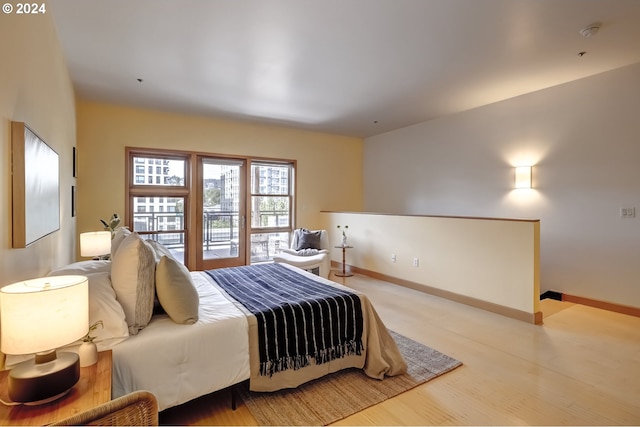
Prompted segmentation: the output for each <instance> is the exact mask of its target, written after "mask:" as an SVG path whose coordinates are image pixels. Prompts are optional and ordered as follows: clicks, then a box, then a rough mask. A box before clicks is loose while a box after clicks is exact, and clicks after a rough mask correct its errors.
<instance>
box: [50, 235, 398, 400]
mask: <svg viewBox="0 0 640 427" xmlns="http://www.w3.org/2000/svg"><path fill="white" fill-rule="evenodd" d="M133 234H135V233H133ZM136 236H137V235H136ZM136 245H138V246H145V245H148V243H140V242H139V241H138V242H136ZM118 251H119V249H118ZM157 251H162V249H161V248H158V247H156V248H155V252H154V260H155V262H156V264H155V265H154V267H155V269H156V270H155V271H156V276H157V272H158V271H160V268H161V264H159V263H158V262H159V259H163V257H164V259H163V261H166V258H167V255H166V253H167V252H161V253H160V254H159V253H158V252H157ZM120 255H122V254H121V253H120ZM158 255H160V256H158ZM123 256H124V255H123ZM118 261H119V260H118V254H116V256H115V257H113V263H111V262H108V261H89V262H81V263H75V264H72V265H71V266H67V267H65V268H62V269H59V270H57V271H55V272H52V274H84V275H86V276H87V277H88V278H89V290H90V311H91V313H90V320H93V321H95V320H103V321H104V323H105V327H104V328H103V329H101V330H100V331H98V333H99V336H98V338H97V340H96V342H97V344H98V348H99V349H101V350H102V349H107V348H110V349H112V351H113V378H112V379H113V381H112V397H113V398H116V397H119V396H123V395H125V394H127V393H130V392H132V391H135V390H149V391H151V392H153V393H154V394H155V395H156V397H157V399H158V405H159V409H160V410H164V409H167V408H170V407H172V406H176V405H180V404H182V403H185V402H187V401H190V400H192V399H194V398H197V397H199V396H202V395H205V394H208V393H211V392H214V391H217V390H221V389H224V388H227V387H229V386H231V385H234V384H237V383H240V382H243V381H245V380H249V384H250V388H251V389H252V390H254V391H264V392H269V391H275V390H279V389H282V388H290V387H296V386H298V385H299V384H302V383H304V382H307V381H310V380H312V379H315V378H318V377H321V376H323V375H326V374H328V373H331V372H336V371H339V370H341V369H346V368H359V369H363V371H364V372H365V373H366V374H367V375H368V376H370V377H373V378H378V379H383V378H384V377H385V376H392V375H397V374H400V373H404V372H405V371H406V364H405V362H404V360H403V359H402V356H401V354H400V353H399V351H398V349H397V346H396V344H395V342H394V341H393V339H392V337H391V335H390V334H389V332H388V331H387V329H386V328H385V326H384V324H383V323H382V321H381V320H380V318H379V317H378V315H377V314H376V312H375V310H374V308H373V306H372V305H371V303H370V301H369V300H368V299H367V297H366V295H364V294H361V293H354V291H353V290H351V289H349V288H346V287H344V286H342V285H339V284H337V283H335V282H332V281H329V280H326V279H323V278H321V277H318V276H315V275H313V274H311V273H309V272H306V271H304V270H301V269H298V268H296V267H291V266H287V265H283V264H267V265H266V266H269V267H261V268H269V269H273V268H277V269H283V274H285V275H287V276H289V277H291V278H293V279H296V280H298V279H299V280H300V281H301V283H304V284H305V286H307V285H308V286H319V287H322V288H324V289H327V290H329V289H330V290H332V291H336V292H338V294H339V295H346V294H347V293H349V294H355V295H356V298H355V299H354V301H358V302H359V304H352V305H353V306H354V307H355V306H356V305H357V308H358V310H356V311H359V312H360V313H361V315H362V324H361V325H360V326H359V328H361V329H359V333H360V332H361V344H360V345H359V346H358V345H355V344H353V343H350V344H340V345H341V346H342V347H340V348H341V350H339V351H336V350H335V348H331V349H327V350H322V351H324V352H323V353H322V354H323V356H322V358H314V357H313V356H312V357H308V355H307V357H306V358H305V357H304V355H302V356H300V355H295V354H293V355H292V357H291V358H290V360H289V361H288V362H285V363H281V362H277V363H276V362H265V360H264V354H261V349H262V353H264V352H265V351H264V348H265V340H264V339H262V340H261V339H260V336H261V335H262V334H265V333H264V329H261V327H262V328H264V325H262V326H261V325H260V324H261V321H260V319H262V317H261V316H262V315H256V314H253V313H252V312H251V310H250V309H249V308H247V306H245V305H243V304H241V303H240V302H239V301H238V300H237V299H236V298H234V297H232V296H231V294H232V293H233V292H234V291H232V290H230V289H229V288H228V287H223V286H222V285H225V284H224V283H222V284H221V283H218V282H221V281H224V279H221V278H220V277H218V278H217V280H216V279H215V273H216V272H217V273H221V272H224V273H225V274H227V275H233V276H235V275H237V274H238V273H239V272H242V271H243V269H246V268H247V267H232V268H228V269H220V270H215V271H213V272H211V271H210V272H205V271H197V272H188V271H187V270H186V269H184V270H185V271H186V273H185V274H187V275H188V278H189V280H188V281H189V282H190V283H191V284H192V286H193V288H194V289H195V292H196V294H197V296H196V298H197V301H198V302H197V316H196V317H197V320H194V321H189V322H187V323H176V321H175V317H176V316H175V313H174V312H170V313H167V312H159V313H158V312H157V310H156V314H152V315H151V316H150V318H149V320H148V322H147V323H146V324H145V325H144V326H142V327H140V329H138V330H135V329H136V328H137V327H138V326H140V325H138V326H136V327H134V328H133V329H132V326H131V321H130V320H131V316H130V314H131V313H130V312H127V310H128V309H127V304H126V303H123V302H124V299H123V298H121V297H120V295H119V291H118V285H117V284H116V282H117V281H118V280H119V279H118V277H119V276H121V274H119V273H117V272H116V271H114V270H117V269H118V266H119V263H118ZM130 261H131V254H129V255H127V262H128V263H130ZM137 267H138V273H137V281H138V282H141V281H145V280H146V279H144V280H143V279H142V278H141V276H140V272H139V271H140V269H139V267H140V261H138V265H137ZM145 268H146V267H145ZM264 271H265V270H258V271H257V273H256V272H255V271H254V272H253V274H254V275H256V277H258V281H259V282H265V283H266V286H268V287H272V286H275V285H276V284H277V282H279V281H280V280H278V279H276V280H275V282H274V281H271V282H268V281H265V280H264V277H265V276H267V275H266V274H263V273H264ZM269 271H271V270H269ZM129 280H131V278H129ZM243 280H244V279H241V280H240V281H239V282H238V283H240V282H242V281H243ZM311 282H313V283H311ZM154 286H158V288H157V293H158V295H159V294H160V292H159V290H160V287H159V286H160V282H157V283H156V284H155V285H154ZM225 286H226V285H225ZM137 288H140V285H139V283H138V286H137ZM251 292H252V295H256V294H262V293H263V291H261V292H256V291H255V290H254V291H251ZM323 292H324V291H323ZM138 293H139V289H138ZM332 298H333V297H332ZM267 299H269V298H267ZM333 299H336V300H338V299H340V300H341V301H342V300H343V299H344V298H343V297H342V296H340V297H336V298H333ZM345 301H346V300H345ZM245 304H246V302H245ZM304 304H306V302H304ZM119 305H120V306H121V307H120V309H119ZM285 305H288V304H285ZM155 306H156V308H157V306H158V303H157V301H155ZM344 307H346V303H345V304H344ZM130 309H131V307H129V310H130ZM336 310H338V311H337V314H338V315H340V314H341V313H342V314H345V313H343V312H344V308H343V306H342V305H341V306H340V307H339V308H336ZM294 312H295V310H294ZM295 313H297V312H295ZM127 315H129V316H127ZM294 316H298V315H296V314H294ZM298 317H299V316H298ZM348 317H352V313H351V312H349V314H348ZM332 319H333V317H332ZM328 320H329V319H328V318H327V319H324V322H325V323H324V324H332V323H331V322H329V323H327V321H328ZM262 323H264V322H262ZM356 323H357V322H356ZM336 324H339V329H340V330H341V331H342V330H345V331H346V330H347V329H349V328H351V326H349V327H347V326H348V325H347V322H346V321H345V322H343V323H338V322H336ZM278 328H279V330H280V331H281V332H282V331H285V332H286V328H285V329H282V327H281V326H280V327H278V326H276V329H278ZM354 328H355V326H354ZM327 329H329V328H327ZM336 330H337V329H336ZM349 330H350V329H349ZM260 331H262V332H260ZM323 331H324V328H323ZM325 333H329V332H326V331H325ZM281 335H283V336H284V334H281ZM338 335H341V336H342V335H344V334H338ZM305 336H306V335H305ZM289 338H290V339H291V337H289ZM343 338H344V337H343ZM346 338H347V339H348V338H349V337H346ZM279 339H280V340H282V337H280V338H279ZM318 341H321V339H318ZM266 347H269V346H268V345H267V346H266ZM302 347H303V346H302V345H300V348H302ZM289 348H290V346H289V345H288V344H287V349H289ZM291 348H293V345H291ZM296 348H298V347H296ZM322 351H321V352H322ZM300 352H301V353H304V351H302V350H301V351H300ZM301 357H302V359H303V362H302V363H299V362H297V360H300V358H301ZM296 358H297V359H296ZM321 359H322V360H321ZM291 360H293V362H292V361H291ZM269 363H270V364H269ZM265 366H270V367H272V368H271V369H265ZM273 366H277V367H276V368H273Z"/></svg>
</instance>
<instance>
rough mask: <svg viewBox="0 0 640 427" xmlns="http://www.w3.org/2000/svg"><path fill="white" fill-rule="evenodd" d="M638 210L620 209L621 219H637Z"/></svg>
mask: <svg viewBox="0 0 640 427" xmlns="http://www.w3.org/2000/svg"><path fill="white" fill-rule="evenodd" d="M635 217H636V208H620V218H635Z"/></svg>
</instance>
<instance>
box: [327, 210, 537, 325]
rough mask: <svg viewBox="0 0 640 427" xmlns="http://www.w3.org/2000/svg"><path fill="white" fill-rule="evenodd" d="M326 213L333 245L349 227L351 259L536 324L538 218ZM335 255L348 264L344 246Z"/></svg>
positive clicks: (414, 284)
mask: <svg viewBox="0 0 640 427" xmlns="http://www.w3.org/2000/svg"><path fill="white" fill-rule="evenodd" d="M322 216H323V220H324V223H323V224H324V227H325V228H327V229H328V230H329V235H330V239H331V242H332V245H337V244H339V243H340V241H341V230H339V229H338V228H337V226H338V225H341V226H343V227H344V225H348V226H349V228H348V229H347V230H346V234H347V244H348V245H350V246H353V248H352V249H347V252H346V263H347V264H348V265H353V266H355V267H359V268H361V269H364V270H369V271H373V272H375V273H378V274H382V275H385V276H389V277H391V278H395V279H400V282H401V283H402V281H408V282H411V286H412V287H413V288H415V289H422V290H424V291H427V292H432V293H435V294H436V295H442V296H446V297H450V298H452V299H454V300H458V301H462V302H467V303H470V304H472V305H475V306H478V307H482V308H487V309H491V310H494V311H496V312H499V313H503V314H508V315H513V317H516V318H520V319H522V320H528V321H531V322H533V321H534V314H535V313H537V312H538V311H540V307H539V301H540V298H539V295H540V294H539V291H540V283H539V268H540V266H539V254H540V247H539V237H540V228H539V223H538V222H537V221H511V220H500V219H479V218H446V217H427V216H406V215H380V214H371V213H353V212H325V213H323V214H322ZM392 254H395V256H396V261H395V262H393V261H392V259H391V256H392ZM414 258H417V259H418V266H417V267H416V266H414V265H413V260H414ZM331 259H332V261H336V262H338V263H340V264H341V263H342V249H340V248H332V252H331ZM440 291H443V292H440ZM483 302H484V303H489V304H483ZM503 308H506V310H503Z"/></svg>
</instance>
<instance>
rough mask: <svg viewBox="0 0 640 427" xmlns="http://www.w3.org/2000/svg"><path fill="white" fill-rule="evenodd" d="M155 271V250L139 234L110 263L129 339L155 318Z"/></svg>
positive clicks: (126, 242)
mask: <svg viewBox="0 0 640 427" xmlns="http://www.w3.org/2000/svg"><path fill="white" fill-rule="evenodd" d="M155 268H156V261H155V256H154V252H153V249H152V248H151V246H149V244H148V243H146V242H145V241H144V240H142V239H141V238H140V236H139V235H138V233H131V234H129V235H128V236H127V237H125V238H124V240H122V243H121V244H120V245H119V247H118V250H117V251H116V253H115V256H114V257H113V259H112V261H111V285H112V286H113V290H114V291H115V292H116V297H117V299H118V302H119V303H120V305H122V308H123V309H124V314H125V317H126V319H127V325H129V334H130V335H136V334H137V333H138V332H139V331H140V330H141V329H143V328H144V327H145V326H147V324H148V323H149V321H150V320H151V316H152V315H153V299H154V296H155V293H154V282H155Z"/></svg>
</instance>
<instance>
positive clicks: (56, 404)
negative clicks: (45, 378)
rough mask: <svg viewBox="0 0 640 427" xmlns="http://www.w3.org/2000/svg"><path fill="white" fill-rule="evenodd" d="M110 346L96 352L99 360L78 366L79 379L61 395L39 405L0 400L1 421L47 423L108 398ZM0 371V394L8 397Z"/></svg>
mask: <svg viewBox="0 0 640 427" xmlns="http://www.w3.org/2000/svg"><path fill="white" fill-rule="evenodd" d="M111 363H112V353H111V350H106V351H101V352H99V353H98V362H97V363H95V364H94V365H91V366H86V367H84V368H80V379H79V380H78V382H77V383H76V385H74V386H73V388H72V389H71V390H70V391H69V392H68V393H67V394H66V395H64V396H63V397H61V398H60V399H58V400H55V401H53V402H50V403H46V404H43V405H38V406H27V405H16V406H5V405H2V404H0V425H8V426H9V425H10V426H18V425H39V426H41V425H46V424H51V423H53V422H55V421H59V420H62V419H64V418H68V417H70V416H72V415H75V414H77V413H80V412H83V411H86V410H89V409H92V408H95V407H96V406H98V405H101V404H103V403H106V402H109V401H110V400H111ZM8 375H9V371H0V396H2V400H4V401H5V402H8V401H9V396H8V392H7V377H8Z"/></svg>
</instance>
